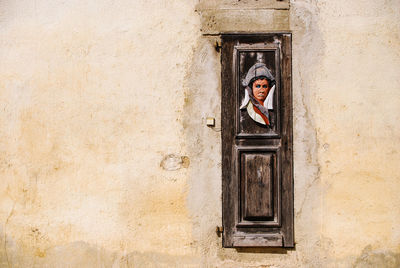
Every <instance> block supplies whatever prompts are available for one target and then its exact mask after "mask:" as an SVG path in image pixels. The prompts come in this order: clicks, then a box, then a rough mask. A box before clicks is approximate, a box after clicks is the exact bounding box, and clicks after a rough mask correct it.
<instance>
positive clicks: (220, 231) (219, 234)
mask: <svg viewBox="0 0 400 268" xmlns="http://www.w3.org/2000/svg"><path fill="white" fill-rule="evenodd" d="M215 231H216V232H217V235H218V237H220V236H221V234H222V233H223V232H224V227H222V226H217V228H215Z"/></svg>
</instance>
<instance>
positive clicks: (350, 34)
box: [0, 0, 400, 267]
mask: <svg viewBox="0 0 400 268" xmlns="http://www.w3.org/2000/svg"><path fill="white" fill-rule="evenodd" d="M274 2H275V1H271V0H263V1H252V0H248V1H240V3H239V2H238V1H233V0H232V1H229V0H224V1H220V2H218V1H201V2H198V1H194V0H193V1H188V0H181V1H178V0H175V1H173V0H169V1H168V0H163V1H161V0H159V1H155V0H153V1H148V0H147V1H145V0H135V1H128V0H121V1H113V0H96V1H61V0H56V1H54V0H53V1H49V0H47V1H46V0H36V1H28V0H20V1H11V0H4V1H1V2H0V111H1V113H0V126H1V127H0V179H1V183H0V234H1V236H0V267H353V266H355V267H396V266H400V224H399V222H400V209H399V207H400V195H399V194H398V191H399V190H400V175H399V172H398V167H399V166H400V123H399V120H400V53H399V51H400V21H399V19H398V18H397V16H398V14H399V13H400V2H399V1H397V0H392V1H390V0H379V1H372V0H370V1H367V0H357V1H347V0H339V1H313V0H298V1H291V3H290V9H288V8H287V6H288V5H287V2H285V1H284V2H283V3H278V4H277V3H274ZM274 5H282V6H278V8H279V9H271V7H273V6H274ZM275 7H276V6H275ZM277 30H283V31H288V30H289V31H292V32H293V90H294V92H293V93H294V139H295V140H294V168H295V238H296V248H295V249H294V250H288V251H285V250H235V249H222V248H221V241H220V239H221V238H219V237H218V236H217V235H216V233H215V227H216V226H217V225H221V161H220V160H221V144H220V131H219V126H220V121H219V120H220V80H219V77H220V62H219V57H220V55H219V53H218V52H216V51H215V49H214V47H213V46H214V44H215V42H216V41H217V40H218V36H212V35H211V36H210V35H208V36H204V35H203V34H207V33H208V34H215V33H218V32H220V31H258V32H267V31H277ZM207 116H211V117H215V118H216V120H217V126H216V127H215V128H208V127H207V126H206V125H205V118H206V117H207Z"/></svg>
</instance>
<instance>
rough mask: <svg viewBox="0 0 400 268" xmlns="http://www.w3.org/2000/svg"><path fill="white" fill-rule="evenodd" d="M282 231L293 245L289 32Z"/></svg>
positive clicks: (287, 42)
mask: <svg viewBox="0 0 400 268" xmlns="http://www.w3.org/2000/svg"><path fill="white" fill-rule="evenodd" d="M281 49H282V59H281V60H282V70H281V72H282V102H283V103H282V155H281V156H282V159H281V163H282V201H283V203H282V215H283V216H282V233H283V234H284V240H283V242H284V246H285V247H293V246H294V228H293V220H294V217H293V213H294V211H293V160H292V159H293V152H292V147H293V126H292V124H293V118H292V117H293V115H292V61H291V59H292V49H291V34H289V33H288V34H283V35H282V48H281Z"/></svg>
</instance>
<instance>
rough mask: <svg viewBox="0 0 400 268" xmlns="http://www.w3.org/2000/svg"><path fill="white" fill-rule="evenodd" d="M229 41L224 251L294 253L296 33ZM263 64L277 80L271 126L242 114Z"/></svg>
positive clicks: (229, 37) (225, 45) (224, 59)
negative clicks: (293, 39) (290, 249)
mask: <svg viewBox="0 0 400 268" xmlns="http://www.w3.org/2000/svg"><path fill="white" fill-rule="evenodd" d="M221 39H222V55H221V63H222V75H221V81H222V107H221V111H222V176H223V178H222V202H223V211H222V215H223V226H224V232H223V246H224V247H293V246H294V234H293V229H294V228H293V167H292V165H293V164H292V163H293V160H292V159H293V156H292V146H293V145H292V87H291V34H290V33H271V34H247V35H246V34H226V35H222V36H221ZM257 64H261V65H262V66H264V67H262V68H264V69H266V68H267V69H268V70H269V72H270V74H272V76H273V78H274V79H275V81H273V82H275V93H274V95H273V97H272V98H271V99H270V100H271V101H272V103H273V107H272V108H271V107H270V106H268V117H269V119H270V124H269V125H268V124H262V123H260V122H258V121H257V120H255V119H254V113H253V115H252V116H250V114H251V113H250V112H251V110H248V109H247V110H246V109H241V108H243V103H246V99H247V98H245V90H246V85H250V83H248V82H246V81H248V80H247V78H246V74H247V73H250V70H249V69H251V67H252V66H258V65H257ZM267 73H268V71H267ZM244 79H245V80H244ZM255 79H259V78H258V76H256V78H255ZM242 81H244V82H242ZM268 83H269V82H268ZM271 84H272V82H271ZM249 87H250V86H249ZM247 92H250V91H249V90H247ZM253 92H254V91H253ZM246 94H247V93H246ZM249 94H252V93H249ZM254 94H255V93H254ZM252 102H253V100H252ZM253 105H256V104H254V103H253ZM264 121H265V120H264Z"/></svg>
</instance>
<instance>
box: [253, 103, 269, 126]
mask: <svg viewBox="0 0 400 268" xmlns="http://www.w3.org/2000/svg"><path fill="white" fill-rule="evenodd" d="M257 101H258V103H260V104H261V105H263V106H264V102H261V101H259V100H257ZM253 109H254V111H255V112H256V113H258V114H259V115H260V116H261V117H262V119H263V120H264V122H265V124H267V126H269V120H268V117H266V116H265V115H264V114H263V113H262V112H261V111H260V110H259V109H258V108H257V107H256V106H255V105H253Z"/></svg>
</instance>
